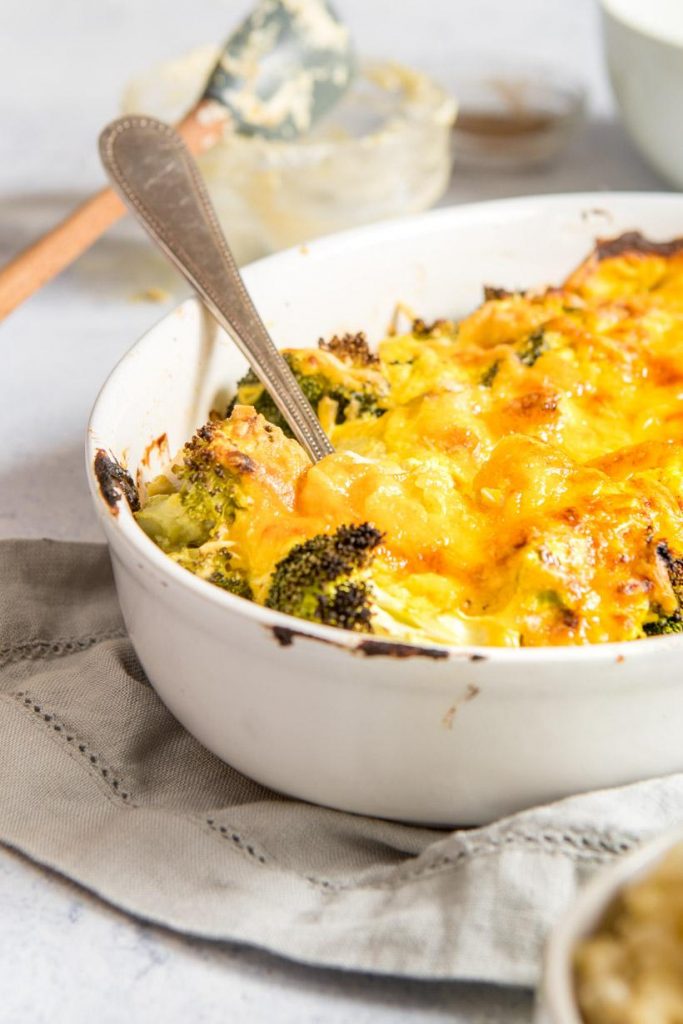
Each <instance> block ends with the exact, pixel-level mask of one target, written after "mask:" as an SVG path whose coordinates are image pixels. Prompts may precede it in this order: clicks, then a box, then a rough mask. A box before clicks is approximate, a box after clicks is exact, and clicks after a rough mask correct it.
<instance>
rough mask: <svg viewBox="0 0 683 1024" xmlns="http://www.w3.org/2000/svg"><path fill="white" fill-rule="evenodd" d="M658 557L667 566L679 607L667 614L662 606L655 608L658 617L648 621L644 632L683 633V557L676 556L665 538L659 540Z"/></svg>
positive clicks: (650, 634) (656, 633)
mask: <svg viewBox="0 0 683 1024" xmlns="http://www.w3.org/2000/svg"><path fill="white" fill-rule="evenodd" d="M656 552H657V557H658V558H659V559H661V561H662V562H663V563H664V565H665V567H666V571H667V574H668V576H669V580H670V581H671V586H672V589H673V592H674V594H675V595H676V600H677V601H678V608H677V610H676V611H675V612H673V614H670V615H667V614H666V613H665V612H663V611H662V610H661V609H660V608H655V609H654V612H655V615H656V618H655V619H654V620H653V621H652V622H646V623H645V624H644V626H643V633H645V635H646V636H661V635H664V634H667V633H683V614H682V612H683V558H675V557H674V555H673V554H672V553H671V550H670V548H669V545H668V544H667V542H666V541H665V540H661V541H659V543H658V544H657V547H656Z"/></svg>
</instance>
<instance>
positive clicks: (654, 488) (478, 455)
mask: <svg viewBox="0 0 683 1024" xmlns="http://www.w3.org/2000/svg"><path fill="white" fill-rule="evenodd" d="M285 357H286V359H287V361H288V362H289V364H290V366H291V368H292V370H293V371H294V373H295V375H296V376H297V378H298V380H299V383H300V384H301V386H302V388H303V390H304V392H305V394H306V395H307V397H308V398H309V400H310V401H311V403H312V404H313V406H314V408H315V409H316V411H317V413H318V416H319V418H320V421H321V423H322V425H323V428H324V429H325V430H326V432H327V433H328V435H329V436H330V439H331V441H332V443H333V445H334V447H335V452H334V454H332V455H330V456H328V457H326V458H325V459H323V460H322V461H321V462H319V463H318V464H316V465H311V463H310V462H309V460H308V458H307V457H306V455H305V453H304V452H303V450H302V449H301V447H300V446H299V445H298V444H297V442H296V441H294V440H293V439H292V438H291V436H289V434H288V430H287V428H286V425H285V424H284V422H283V421H282V419H281V417H280V415H279V413H278V412H277V409H276V408H275V406H274V404H273V402H272V400H271V399H270V397H269V395H268V394H267V392H266V391H265V389H264V388H263V386H262V385H261V384H260V383H259V381H258V380H257V379H256V378H255V377H254V376H253V375H252V374H247V376H246V377H245V378H244V379H243V380H242V381H241V382H240V384H239V386H238V390H237V394H236V396H235V399H234V401H233V402H232V404H231V407H230V409H229V410H228V415H227V417H226V418H220V417H214V418H212V419H211V420H210V421H209V422H208V423H207V424H206V425H205V426H204V427H202V428H201V429H200V430H199V431H198V432H197V434H196V435H195V437H194V438H192V440H191V441H189V442H188V444H186V445H185V447H184V448H183V449H182V451H181V452H180V453H179V455H178V456H177V458H176V460H175V462H174V464H173V465H172V466H171V467H170V468H169V470H168V472H167V473H165V474H164V475H163V476H161V477H158V478H157V479H155V480H154V481H152V482H151V483H150V484H149V485H147V487H146V488H143V493H142V494H141V501H142V508H141V509H140V511H139V512H137V519H138V522H139V524H140V526H141V527H142V528H143V529H144V530H145V531H146V532H147V534H148V535H149V536H150V537H151V538H152V540H154V541H155V542H156V543H157V544H158V545H159V546H160V547H161V548H162V549H163V550H164V551H165V552H166V553H167V554H168V555H169V556H170V557H171V558H173V559H174V560H175V561H176V562H177V563H179V564H180V565H181V566H183V567H184V568H186V569H188V570H189V571H191V572H194V573H195V574H197V575H198V576H200V577H203V578H204V579H206V580H208V581H210V582H211V583H214V584H216V585H217V586H220V587H223V588H224V589H226V590H228V591H231V592H233V593H236V594H238V595H240V596H242V597H245V598H248V599H251V600H253V601H256V602H258V603H260V604H263V605H266V606H268V607H271V608H275V609H279V610H281V611H284V612H288V613H290V614H293V615H295V616H299V617H301V618H305V619H309V620H311V621H316V622H322V623H325V624H328V625H333V626H340V627H342V628H346V629H351V630H356V631H359V632H367V633H376V634H379V635H380V636H389V637H392V638H399V639H405V640H419V641H423V642H424V641H428V642H436V643H446V644H456V645H462V644H486V645H498V646H511V647H514V646H538V645H562V644H564V645H567V644H587V643H603V642H606V641H617V640H631V639H636V638H639V637H643V636H647V635H652V634H659V633H668V632H679V631H681V630H683V618H682V616H681V600H683V514H682V509H683V458H682V457H681V450H680V446H679V440H680V438H681V436H682V435H683V241H680V242H679V241H675V242H671V243H652V242H649V241H647V240H646V239H644V238H643V237H642V236H640V235H638V234H635V233H629V234H627V235H623V236H621V237H620V238H618V239H614V240H612V241H610V242H603V243H599V244H598V246H597V247H596V249H595V250H594V252H593V253H591V255H590V256H589V257H588V259H587V260H586V261H585V262H584V263H583V264H582V265H581V266H580V267H578V269H577V270H575V271H574V272H573V273H572V274H571V275H570V276H569V277H568V278H567V280H566V281H565V282H564V284H563V285H561V286H560V287H554V288H547V289H542V290H531V291H525V292H522V291H515V292H511V291H507V290H504V289H499V288H487V289H486V290H485V301H484V302H483V304H482V305H481V306H480V307H479V308H478V309H477V310H475V311H474V312H473V313H472V314H471V315H470V316H468V317H466V318H465V319H464V320H461V321H460V322H457V323H456V322H454V321H450V320H437V321H436V322H434V323H431V324H426V323H424V322H423V321H421V320H413V321H412V324H411V327H410V329H409V330H408V331H407V332H406V333H400V332H396V331H394V332H393V333H391V334H390V335H389V336H388V337H387V338H386V339H385V340H384V341H382V342H381V343H380V345H379V347H378V350H377V352H376V353H375V352H373V351H371V350H370V348H369V346H368V344H367V342H366V340H365V338H364V336H363V335H362V334H358V335H354V336H349V335H346V336H344V337H335V338H332V339H331V340H328V341H324V342H321V343H320V344H319V347H318V348H317V349H305V348H302V349H295V350H288V351H286V352H285Z"/></svg>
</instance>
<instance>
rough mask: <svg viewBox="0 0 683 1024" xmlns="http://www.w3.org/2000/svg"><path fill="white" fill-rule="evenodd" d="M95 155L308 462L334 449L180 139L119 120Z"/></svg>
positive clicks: (145, 120) (142, 122) (157, 124)
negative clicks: (263, 392) (248, 366)
mask: <svg viewBox="0 0 683 1024" xmlns="http://www.w3.org/2000/svg"><path fill="white" fill-rule="evenodd" d="M100 156H101V158H102V163H103V164H104V167H105V170H106V171H107V173H108V174H109V177H110V179H111V181H112V184H113V185H114V188H115V189H116V191H117V192H118V193H119V195H120V196H121V198H122V199H123V201H124V202H125V203H126V204H127V205H128V206H129V207H130V209H131V211H132V212H133V213H134V214H135V216H136V217H137V219H138V220H139V221H140V223H141V224H142V225H143V227H144V228H145V229H146V231H147V232H148V233H149V235H150V236H151V237H152V239H153V240H154V241H155V242H156V243H157V245H158V246H159V247H160V248H161V249H162V250H163V251H164V252H165V253H166V255H167V256H168V257H169V259H171V260H172V262H173V263H174V264H175V265H176V267H177V268H178V269H179V270H180V272H181V273H182V274H183V275H184V276H185V277H186V278H187V280H188V281H189V282H190V284H191V285H192V287H193V288H194V289H195V290H196V291H197V293H198V294H199V296H200V297H201V298H202V299H203V301H204V302H205V303H206V305H207V307H208V308H209V310H210V311H211V313H212V314H213V316H214V317H215V318H216V320H217V321H218V323H219V324H220V325H221V327H223V328H225V330H226V331H227V332H228V334H229V335H230V337H231V338H232V339H233V341H234V342H235V344H236V345H237V346H238V347H239V348H240V350H241V351H242V352H243V354H244V355H245V356H246V358H247V359H248V360H249V363H250V364H251V366H252V368H253V370H254V372H255V373H256V374H257V376H258V377H259V379H260V380H261V381H262V383H263V384H264V386H265V387H266V388H267V389H268V391H269V392H270V394H271V396H272V398H273V400H274V402H275V404H276V405H277V407H278V409H279V410H280V412H281V413H282V415H283V416H284V418H285V419H286V421H287V423H288V424H289V426H290V427H291V429H292V432H293V434H294V436H295V437H296V439H297V441H299V442H300V444H301V445H302V446H303V447H304V448H305V449H306V451H307V452H308V454H309V456H310V458H311V460H312V461H313V462H317V461H318V460H319V459H321V458H323V456H325V455H329V454H330V452H332V451H333V450H334V449H333V448H332V445H331V444H330V442H329V440H328V438H327V436H326V435H325V433H324V431H323V429H322V427H321V426H320V423H319V421H318V418H317V416H316V415H315V413H314V412H313V409H312V408H311V406H310V404H309V402H308V401H307V399H306V398H305V396H304V394H303V392H302V391H301V388H300V387H299V385H298V384H297V381H296V379H295V377H294V375H293V373H292V371H291V370H290V368H289V366H288V365H287V363H286V362H285V360H284V359H283V358H282V356H281V355H280V353H279V352H278V350H277V349H276V348H275V345H274V344H273V341H272V339H271V338H270V335H269V334H268V331H267V330H266V328H265V326H264V324H263V321H262V320H261V318H260V316H259V314H258V312H257V311H256V307H255V306H254V304H253V302H252V301H251V298H250V297H249V294H248V292H247V290H246V288H245V287H244V282H243V281H242V277H241V275H240V273H239V271H238V269H237V264H236V263H235V260H234V258H233V255H232V253H231V252H230V249H229V247H228V243H227V242H226V240H225V237H224V235H223V232H222V231H221V229H220V227H219V225H218V219H217V217H216V213H215V211H214V209H213V206H212V205H211V200H210V199H209V196H208V194H207V191H206V188H205V187H204V183H203V181H202V179H201V176H200V174H199V171H198V169H197V165H196V164H195V162H194V160H193V158H192V156H191V155H190V152H189V150H188V149H187V147H186V146H185V143H184V142H183V140H182V139H181V138H180V136H179V135H178V133H177V132H176V131H174V129H173V128H170V127H169V126H168V125H165V124H163V123H162V122H161V121H156V120H154V119H153V118H150V117H122V118H119V120H117V121H113V122H112V123H111V124H110V125H108V127H107V128H105V130H104V131H103V132H102V134H101V136H100Z"/></svg>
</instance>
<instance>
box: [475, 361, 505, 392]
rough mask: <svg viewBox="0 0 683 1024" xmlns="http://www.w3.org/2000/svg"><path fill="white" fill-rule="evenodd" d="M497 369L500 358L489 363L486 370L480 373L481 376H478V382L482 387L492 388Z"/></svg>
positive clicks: (498, 368)
mask: <svg viewBox="0 0 683 1024" xmlns="http://www.w3.org/2000/svg"><path fill="white" fill-rule="evenodd" d="M499 370H500V359H496V361H495V362H494V363H491V365H490V366H489V367H488V368H487V369H486V370H484V372H483V373H482V375H481V377H480V378H479V383H480V384H481V385H482V387H485V388H492V387H493V382H494V380H495V379H496V377H497V376H498V371H499Z"/></svg>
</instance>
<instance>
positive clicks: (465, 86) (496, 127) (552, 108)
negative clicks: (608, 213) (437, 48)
mask: <svg viewBox="0 0 683 1024" xmlns="http://www.w3.org/2000/svg"><path fill="white" fill-rule="evenodd" d="M448 80H449V85H450V86H451V87H452V89H453V91H454V93H455V94H456V96H457V97H458V104H459V113H458V120H457V122H456V124H455V128H454V132H453V141H454V159H455V162H456V164H461V165H463V166H469V167H491V168H500V169H509V170H513V169H516V168H525V167H532V166H534V165H539V164H544V163H548V162H550V161H551V160H553V159H554V158H555V157H557V156H558V155H559V154H560V152H561V150H562V149H563V147H564V146H565V145H566V143H567V142H568V140H569V138H570V136H571V134H572V132H573V130H574V128H575V127H576V126H577V124H578V122H579V120H580V118H581V115H582V113H583V108H584V90H583V88H582V87H581V85H579V84H578V83H577V82H574V81H573V80H571V79H570V78H569V77H568V76H566V75H564V74H563V73H562V72H559V71H557V70H556V69H553V68H543V67H533V66H527V65H525V64H516V63H511V62H510V61H509V60H505V59H502V58H501V59H495V58H493V57H490V58H487V59H486V60H479V61H478V62H477V64H476V65H474V64H471V63H469V62H468V61H467V60H461V61H456V65H455V70H454V71H452V72H451V73H450V74H449V76H448Z"/></svg>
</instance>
